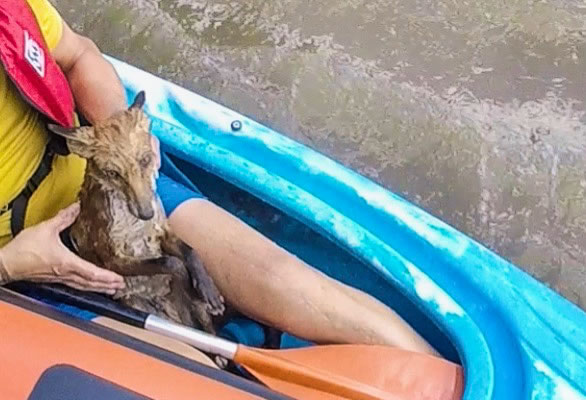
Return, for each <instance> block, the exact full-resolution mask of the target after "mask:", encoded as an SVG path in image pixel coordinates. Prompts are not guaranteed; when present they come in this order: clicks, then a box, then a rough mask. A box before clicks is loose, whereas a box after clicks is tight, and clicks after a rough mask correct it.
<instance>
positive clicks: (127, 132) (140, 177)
mask: <svg viewBox="0 0 586 400" xmlns="http://www.w3.org/2000/svg"><path fill="white" fill-rule="evenodd" d="M144 101H145V95H144V92H140V93H139V94H138V95H137V96H136V98H135V99H134V102H133V104H132V105H131V106H130V107H129V108H128V110H125V111H122V112H119V113H117V114H115V115H113V116H112V117H111V118H109V119H108V120H105V121H102V122H99V123H97V124H96V125H95V126H92V127H81V128H76V129H66V128H62V127H59V126H55V125H51V126H50V129H51V130H52V131H53V132H55V133H56V134H58V135H61V136H63V137H65V138H66V139H67V145H68V147H69V149H70V151H71V152H72V153H74V154H77V155H79V156H81V157H83V158H85V159H87V167H86V171H85V179H84V182H83V186H82V188H81V192H80V195H79V197H80V206H81V211H80V214H79V217H78V218H77V220H76V221H75V223H74V224H73V226H72V227H71V239H72V242H73V243H74V245H75V247H76V249H77V251H78V252H79V254H80V256H81V257H83V258H84V259H86V260H88V261H90V262H93V263H94V264H96V265H99V266H103V267H104V268H107V269H110V270H112V271H114V272H117V273H118V274H120V275H123V276H124V277H125V281H126V286H127V287H126V289H124V290H121V291H119V292H118V293H116V294H115V296H114V298H116V299H117V300H118V301H120V302H121V303H123V304H126V305H128V306H130V307H134V308H137V309H140V310H143V311H146V312H149V313H153V314H156V315H159V316H163V317H167V318H169V319H171V320H173V321H176V322H179V323H182V324H184V325H188V326H194V327H200V328H201V329H203V330H206V331H207V332H210V333H215V329H214V324H213V321H212V315H221V314H222V313H223V312H224V308H225V306H224V299H223V298H222V296H221V295H220V293H219V291H218V289H217V288H216V286H215V284H214V282H213V281H212V279H211V278H210V276H209V275H208V273H207V272H206V270H205V268H204V266H203V264H202V262H201V261H200V259H199V258H198V256H197V254H196V253H195V251H194V250H193V249H192V248H191V247H189V246H188V245H187V244H186V243H184V242H183V241H181V240H180V239H179V238H177V237H176V236H175V235H173V233H171V231H170V229H169V227H168V224H167V219H166V217H165V214H164V210H163V208H162V205H161V202H160V199H159V197H158V196H157V194H156V192H155V180H156V176H157V167H156V160H155V154H154V152H153V149H152V145H151V139H152V138H151V134H150V132H149V120H148V118H147V116H146V115H145V113H144V112H143V111H142V106H143V105H144Z"/></svg>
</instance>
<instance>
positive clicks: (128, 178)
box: [49, 91, 157, 220]
mask: <svg viewBox="0 0 586 400" xmlns="http://www.w3.org/2000/svg"><path fill="white" fill-rule="evenodd" d="M144 102H145V94H144V92H142V91H141V92H139V93H138V94H137V95H136V97H135V99H134V102H133V103H132V105H131V106H130V107H129V108H128V109H127V110H123V111H121V112H118V113H116V114H114V115H112V116H111V117H110V118H108V119H106V120H104V121H100V122H98V123H96V124H95V125H94V126H85V127H80V128H73V129H69V128H64V127H61V126H57V125H49V129H50V130H51V131H52V132H54V133H56V134H57V135H60V136H63V137H65V138H66V139H67V147H68V148H69V150H70V151H71V152H72V153H74V154H77V155H78V156H80V157H83V158H85V159H87V170H86V179H87V177H91V178H92V179H94V181H96V182H97V183H99V184H100V185H102V187H103V188H104V189H106V190H113V191H117V192H120V193H122V194H123V195H124V196H125V198H126V200H127V203H128V207H129V210H130V212H131V213H132V214H133V215H134V216H135V217H137V218H140V219H142V220H149V219H151V218H152V217H153V216H154V212H155V210H154V207H155V204H156V200H155V196H156V195H155V179H156V177H157V165H156V155H155V153H154V150H153V146H152V137H151V133H150V131H149V120H148V117H147V116H146V114H145V113H144V112H143V111H142V107H143V105H144Z"/></svg>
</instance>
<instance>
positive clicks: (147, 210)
mask: <svg viewBox="0 0 586 400" xmlns="http://www.w3.org/2000/svg"><path fill="white" fill-rule="evenodd" d="M137 214H138V215H136V217H137V218H139V219H142V220H143V221H148V220H149V219H151V218H152V217H154V216H155V210H154V209H153V206H152V204H149V205H148V206H143V207H140V206H139V207H138V210H137Z"/></svg>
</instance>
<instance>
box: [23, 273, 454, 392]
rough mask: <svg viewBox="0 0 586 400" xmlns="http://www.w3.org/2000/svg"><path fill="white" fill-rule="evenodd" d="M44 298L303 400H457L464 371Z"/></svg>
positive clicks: (78, 297) (55, 294) (369, 349)
mask: <svg viewBox="0 0 586 400" xmlns="http://www.w3.org/2000/svg"><path fill="white" fill-rule="evenodd" d="M34 289H35V290H36V291H37V292H41V293H42V292H44V293H45V294H47V295H49V296H50V297H51V298H53V299H56V300H60V301H63V302H64V303H67V304H70V305H73V306H76V307H80V308H83V309H86V310H89V311H92V312H95V313H97V314H100V315H103V316H106V317H110V318H112V319H115V320H118V321H121V322H124V323H127V324H130V325H133V326H136V327H139V328H144V329H146V330H148V331H151V332H155V333H158V334H161V335H163V336H166V337H170V338H173V339H176V340H179V341H181V342H184V343H187V344H190V345H192V346H194V347H195V348H197V349H199V350H201V351H204V352H207V353H212V354H216V355H219V356H221V357H224V358H226V359H229V360H232V361H234V362H235V363H236V364H238V365H240V366H241V367H244V368H245V369H246V370H247V371H248V372H249V373H251V374H252V375H254V376H255V377H256V378H257V379H258V380H259V381H261V382H263V383H264V384H266V385H267V386H268V387H270V388H272V389H274V390H276V391H278V392H281V393H283V394H286V395H288V396H292V397H294V398H298V399H307V400H318V399H319V400H326V399H328V400H329V399H352V400H406V399H409V400H424V399H434V400H435V399H437V400H456V399H460V398H461V396H462V391H463V374H462V369H461V367H460V366H459V365H456V364H454V363H451V362H449V361H446V360H443V359H440V358H436V357H433V356H429V355H424V354H418V353H413V352H409V351H406V350H401V349H397V348H392V347H387V346H378V345H320V346H312V347H306V348H301V349H287V350H265V349H258V348H252V347H248V346H244V345H242V344H237V343H233V342H230V341H228V340H225V339H223V338H219V337H216V336H213V335H210V334H208V333H205V332H202V331H199V330H196V329H193V328H190V327H187V326H184V325H180V324H177V323H175V322H172V321H168V320H166V319H163V318H160V317H157V316H155V315H153V314H148V313H145V312H142V311H139V310H135V309H132V308H129V307H125V306H122V305H121V304H119V303H115V302H113V301H110V300H109V299H107V298H105V297H104V296H101V295H98V294H94V293H88V292H81V291H78V290H75V289H70V288H68V287H65V286H61V285H59V286H56V285H47V284H36V285H34Z"/></svg>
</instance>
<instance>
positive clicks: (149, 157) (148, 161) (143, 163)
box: [140, 154, 153, 168]
mask: <svg viewBox="0 0 586 400" xmlns="http://www.w3.org/2000/svg"><path fill="white" fill-rule="evenodd" d="M151 161H153V156H152V155H150V154H147V155H145V156H144V157H143V158H141V160H140V166H141V167H142V168H146V167H148V166H149V165H150V164H151Z"/></svg>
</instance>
